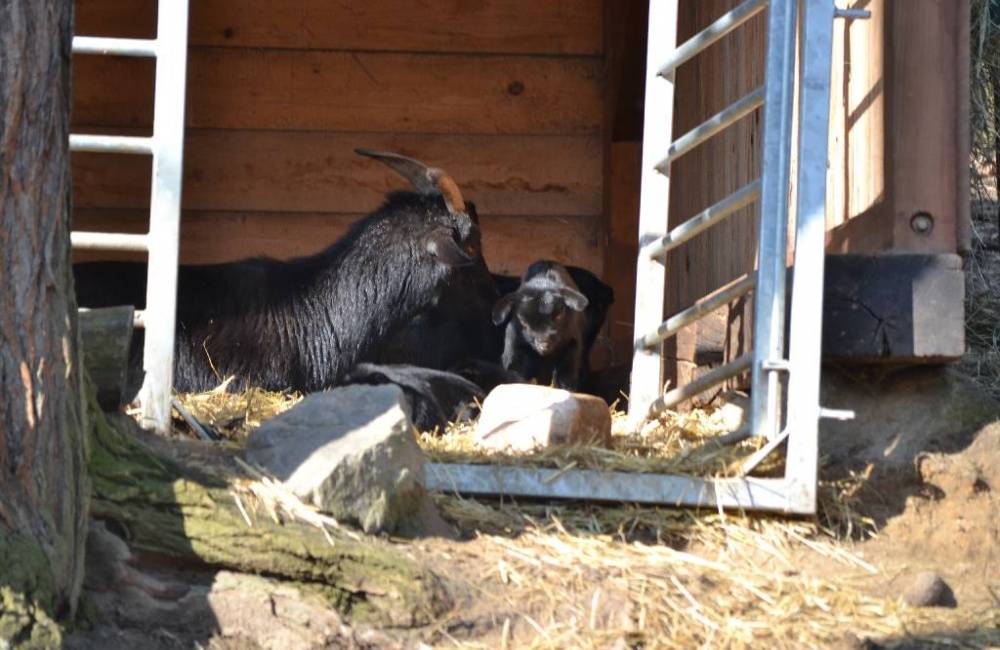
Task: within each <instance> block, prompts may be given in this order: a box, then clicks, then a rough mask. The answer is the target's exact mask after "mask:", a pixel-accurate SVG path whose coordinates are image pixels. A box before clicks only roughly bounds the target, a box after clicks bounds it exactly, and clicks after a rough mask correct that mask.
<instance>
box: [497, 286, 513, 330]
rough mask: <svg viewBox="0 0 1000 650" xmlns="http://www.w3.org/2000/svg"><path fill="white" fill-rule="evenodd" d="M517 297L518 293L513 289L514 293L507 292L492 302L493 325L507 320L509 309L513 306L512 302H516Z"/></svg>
mask: <svg viewBox="0 0 1000 650" xmlns="http://www.w3.org/2000/svg"><path fill="white" fill-rule="evenodd" d="M517 299H518V295H517V292H516V291H515V292H514V293H508V294H507V295H506V296H504V297H503V298H501V299H500V300H497V301H496V302H495V303H494V304H493V324H494V325H499V324H501V323H505V322H507V319H508V318H510V310H511V309H513V308H514V303H515V302H517Z"/></svg>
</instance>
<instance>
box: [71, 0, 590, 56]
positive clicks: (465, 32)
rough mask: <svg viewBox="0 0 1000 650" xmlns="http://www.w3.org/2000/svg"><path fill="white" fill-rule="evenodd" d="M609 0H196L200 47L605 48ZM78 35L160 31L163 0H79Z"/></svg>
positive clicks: (195, 36) (195, 38) (194, 35)
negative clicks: (605, 2) (605, 1)
mask: <svg viewBox="0 0 1000 650" xmlns="http://www.w3.org/2000/svg"><path fill="white" fill-rule="evenodd" d="M601 6H602V1H601V0H574V1H573V2H564V1H563V0H489V1H488V2H468V1H467V0H421V1H419V2H399V1H398V0H366V1H365V2H330V1H329V0H297V1H296V2H273V1H272V0H198V1H197V2H192V3H191V20H190V24H191V29H190V37H189V38H190V40H191V43H193V44H196V45H223V46H225V45H230V46H238V47H272V48H307V49H327V50H383V51H401V52H416V51H419V52H504V53H507V52H509V53H521V54H536V53H537V54H600V53H601V31H602V26H601V19H602V14H601ZM76 33H78V34H85V35H88V36H123V37H125V36H127V37H132V38H152V37H154V36H155V33H156V1H155V0H77V2H76Z"/></svg>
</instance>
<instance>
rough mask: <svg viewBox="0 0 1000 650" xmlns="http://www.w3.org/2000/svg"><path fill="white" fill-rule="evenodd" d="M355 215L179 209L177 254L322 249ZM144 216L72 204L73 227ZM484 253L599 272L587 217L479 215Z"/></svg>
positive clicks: (511, 263)
mask: <svg viewBox="0 0 1000 650" xmlns="http://www.w3.org/2000/svg"><path fill="white" fill-rule="evenodd" d="M360 216H361V215H358V214H322V213H271V212H251V213H233V212H202V211H193V212H185V213H184V215H183V217H182V227H181V260H182V261H183V262H184V263H186V264H206V263H214V262H226V261H230V260H236V259H241V258H245V257H251V256H254V255H269V256H271V257H278V258H282V259H287V258H290V257H296V256H299V255H309V254H311V253H315V252H317V251H319V250H322V249H323V248H325V247H326V246H328V245H329V244H330V243H332V242H334V241H335V240H336V239H337V238H338V237H340V236H341V235H342V234H343V233H344V232H345V231H346V230H347V228H348V227H349V226H350V224H352V223H354V221H356V220H357V219H358V218H359V217H360ZM148 220H149V217H148V215H147V213H146V212H145V211H143V210H102V209H87V208H77V209H76V210H75V211H74V224H73V228H74V229H75V230H94V231H105V232H107V231H114V232H130V233H141V232H145V231H146V230H147V228H148ZM480 223H481V227H482V232H483V251H484V255H485V257H486V260H487V262H488V264H489V266H490V269H491V270H493V271H495V272H499V273H510V274H518V275H519V274H520V273H521V272H522V271H523V270H524V269H525V268H526V267H527V266H528V265H529V264H531V262H534V261H535V260H539V259H553V260H556V261H558V262H562V263H564V264H575V265H577V266H583V267H586V268H588V269H590V270H591V271H593V272H594V273H597V274H598V275H600V274H601V271H602V257H601V248H600V232H599V230H600V224H599V222H598V219H596V218H592V217H551V216H544V217H530V216H528V217H526V216H489V217H483V218H482V219H481V221H480ZM74 259H75V260H76V261H84V260H94V259H144V256H143V255H135V254H129V253H112V252H103V251H76V252H75V254H74Z"/></svg>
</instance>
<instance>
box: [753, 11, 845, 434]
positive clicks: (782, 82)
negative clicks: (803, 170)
mask: <svg viewBox="0 0 1000 650" xmlns="http://www.w3.org/2000/svg"><path fill="white" fill-rule="evenodd" d="M824 1H826V2H829V3H830V4H831V5H832V4H833V0H824ZM797 8H798V0H772V1H771V3H770V9H769V10H768V15H767V50H766V52H765V55H764V56H765V69H764V74H765V77H766V79H767V82H766V86H767V98H766V99H765V102H766V107H765V108H764V120H763V128H764V140H763V143H764V151H763V156H762V163H761V188H760V207H759V210H758V219H757V223H758V229H759V231H758V233H757V276H758V277H757V290H756V292H755V293H754V316H753V366H752V367H751V369H750V385H751V386H752V391H753V392H752V395H751V403H750V428H751V431H752V432H753V433H754V434H755V435H758V436H764V437H766V438H769V439H770V438H773V437H774V436H776V435H777V434H778V427H779V426H780V404H779V402H780V394H779V389H780V383H779V381H778V380H779V379H780V376H779V375H778V374H777V373H778V371H777V370H774V369H771V370H766V369H765V368H764V366H765V364H766V363H767V362H768V361H770V360H773V359H781V358H784V353H785V350H784V342H785V274H786V267H785V264H786V252H787V250H788V232H787V228H788V187H789V174H790V169H791V155H792V95H793V93H794V92H795V32H796V10H797ZM825 137H826V136H825V135H824V138H825ZM816 354H819V351H818V350H817V351H816Z"/></svg>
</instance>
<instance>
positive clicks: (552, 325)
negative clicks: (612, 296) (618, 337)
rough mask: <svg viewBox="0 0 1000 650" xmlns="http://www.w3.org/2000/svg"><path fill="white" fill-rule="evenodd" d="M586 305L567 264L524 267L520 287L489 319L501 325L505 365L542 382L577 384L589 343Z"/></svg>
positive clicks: (541, 263)
mask: <svg viewBox="0 0 1000 650" xmlns="http://www.w3.org/2000/svg"><path fill="white" fill-rule="evenodd" d="M588 304H589V301H588V299H587V297H586V296H585V295H583V294H582V293H581V292H580V289H579V287H577V285H576V283H575V282H574V281H573V278H572V277H570V274H569V272H568V271H567V270H566V267H564V266H562V265H561V264H557V263H555V262H550V261H546V260H543V261H539V262H535V263H534V264H532V265H531V266H529V267H528V269H527V270H526V271H525V272H524V276H523V278H522V280H521V286H520V287H519V288H518V289H517V290H516V291H514V292H513V293H509V294H507V295H505V296H504V297H503V298H501V299H500V300H498V301H497V303H496V305H495V306H494V308H493V322H494V323H496V324H498V325H499V324H501V323H506V330H505V333H504V350H503V366H504V368H507V369H509V370H513V371H515V372H518V373H520V374H521V375H523V376H524V377H526V378H528V379H534V380H536V381H538V382H540V383H542V384H545V385H548V384H550V383H551V384H553V385H555V386H556V387H557V388H566V389H569V390H576V389H577V388H579V386H580V378H581V371H582V369H583V364H584V354H585V352H587V351H588V348H589V346H588V343H591V342H592V341H588V340H587V335H588V326H587V318H586V316H585V314H584V310H585V309H586V308H587V306H588ZM599 327H600V324H598V328H599Z"/></svg>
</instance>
